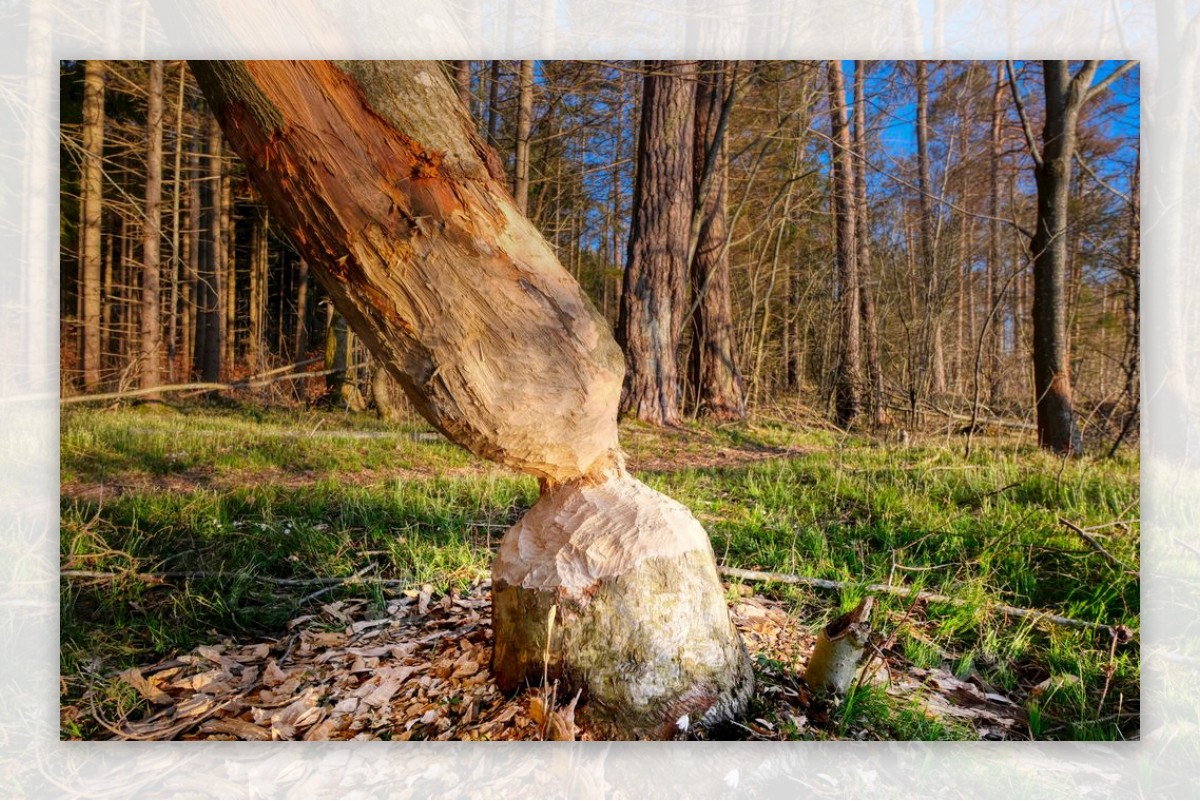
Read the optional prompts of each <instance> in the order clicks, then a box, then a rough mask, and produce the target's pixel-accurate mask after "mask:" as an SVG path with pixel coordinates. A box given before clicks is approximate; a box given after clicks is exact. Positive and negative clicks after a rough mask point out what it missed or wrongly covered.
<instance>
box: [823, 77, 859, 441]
mask: <svg viewBox="0 0 1200 801" xmlns="http://www.w3.org/2000/svg"><path fill="white" fill-rule="evenodd" d="M828 72H829V119H830V128H831V138H832V140H833V146H832V152H831V153H830V161H831V162H832V164H833V216H834V226H835V229H836V233H837V250H836V256H835V258H836V260H837V283H838V308H839V309H840V317H841V329H842V330H841V342H840V348H839V350H840V353H839V358H838V367H837V379H836V382H835V388H834V393H835V401H834V406H835V414H836V419H837V424H838V425H839V426H841V427H842V428H849V427H850V426H851V425H853V424H854V421H855V420H856V419H857V418H858V415H859V413H860V412H861V411H862V347H861V339H860V335H859V326H860V323H861V320H860V316H859V299H858V289H859V280H858V264H857V259H858V253H857V250H858V246H857V245H856V244H855V233H856V232H855V219H854V166H853V160H852V155H853V151H852V149H851V146H850V127H849V125H848V124H847V121H846V86H845V81H844V79H843V77H842V64H841V62H840V61H830V62H829V70H828Z"/></svg>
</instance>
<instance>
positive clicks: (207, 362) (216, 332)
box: [196, 119, 222, 381]
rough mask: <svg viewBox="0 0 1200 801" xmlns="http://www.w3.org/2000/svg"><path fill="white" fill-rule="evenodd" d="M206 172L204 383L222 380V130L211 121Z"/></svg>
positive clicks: (202, 198)
mask: <svg viewBox="0 0 1200 801" xmlns="http://www.w3.org/2000/svg"><path fill="white" fill-rule="evenodd" d="M207 126H208V135H207V137H206V140H207V150H206V152H205V158H206V159H207V163H206V165H205V166H206V170H205V174H204V176H203V178H202V179H201V180H200V182H199V184H200V189H199V192H198V204H199V207H200V220H199V230H198V231H197V232H196V235H197V237H198V238H199V252H198V254H197V255H198V261H197V273H196V366H197V368H198V369H199V370H200V377H201V379H202V380H204V381H220V380H221V352H222V347H221V344H222V341H221V334H222V330H221V329H222V316H221V290H220V287H221V283H220V279H221V277H222V276H221V272H220V265H221V264H222V261H221V235H220V224H219V217H220V208H219V206H220V196H221V190H220V184H221V129H220V128H218V127H217V125H216V123H215V122H214V121H213V120H212V119H209V120H208V121H207Z"/></svg>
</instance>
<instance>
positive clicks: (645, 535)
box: [193, 61, 752, 737]
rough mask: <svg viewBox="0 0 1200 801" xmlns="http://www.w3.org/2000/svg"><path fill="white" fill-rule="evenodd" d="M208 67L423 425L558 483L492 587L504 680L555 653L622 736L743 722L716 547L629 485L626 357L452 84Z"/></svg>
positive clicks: (358, 65)
mask: <svg viewBox="0 0 1200 801" xmlns="http://www.w3.org/2000/svg"><path fill="white" fill-rule="evenodd" d="M193 70H194V72H195V73H196V76H197V79H198V80H199V82H200V85H201V87H202V89H203V90H204V92H205V95H206V96H207V97H208V98H209V99H210V102H211V103H212V104H213V106H214V108H215V109H216V111H217V114H218V116H219V118H220V120H221V123H222V125H223V126H224V128H225V130H226V132H227V134H228V136H229V140H230V142H231V144H232V145H233V147H234V148H235V149H236V150H237V151H238V152H239V153H240V154H241V155H242V157H243V159H244V160H245V162H246V164H247V169H248V170H249V173H250V175H251V177H252V179H253V180H254V181H255V183H256V184H257V186H258V188H259V191H260V192H261V193H262V194H263V196H264V198H265V200H266V202H267V204H268V206H269V207H270V209H271V212H272V214H273V216H274V217H275V219H276V220H277V221H278V223H279V225H280V226H281V227H282V229H283V230H284V231H286V232H287V233H288V235H289V236H290V238H292V240H293V241H294V242H295V243H296V245H297V247H298V248H300V250H301V252H302V253H303V254H304V256H305V257H306V258H307V259H309V261H310V265H311V269H312V271H313V273H314V274H315V275H316V276H317V277H318V279H319V280H320V281H321V283H322V284H323V285H324V286H325V288H326V290H327V291H328V292H329V295H330V297H331V298H332V299H333V301H334V303H335V305H336V306H337V308H338V309H339V311H341V312H342V313H343V314H344V315H345V316H346V318H347V319H348V321H349V322H350V324H351V326H352V327H353V328H354V329H355V331H356V332H357V333H358V334H359V335H361V336H362V337H363V339H364V340H365V341H366V342H367V344H368V345H369V347H370V349H371V351H372V353H373V354H374V355H375V356H376V357H377V358H379V359H381V361H383V363H385V364H386V365H387V367H388V369H389V370H390V371H391V372H392V374H393V376H395V377H396V378H397V379H398V380H399V381H400V383H401V384H402V386H403V387H404V389H405V391H406V392H407V393H408V395H409V397H410V398H411V400H412V401H413V403H414V405H415V406H416V408H417V409H418V411H419V412H420V413H421V414H422V415H424V416H425V417H426V419H428V420H429V421H430V422H431V423H433V424H434V425H435V426H436V427H437V428H438V429H439V430H441V431H442V432H443V433H445V434H446V435H447V436H448V437H449V438H450V439H452V440H454V441H456V442H458V443H460V444H462V445H464V446H466V447H468V448H470V449H471V450H472V451H474V452H475V453H476V454H478V455H480V456H483V457H485V458H491V459H494V460H496V461H498V462H500V463H502V464H506V465H508V466H511V467H515V468H517V469H520V470H524V471H526V472H528V473H531V474H533V475H535V476H537V477H539V478H540V479H542V486H543V494H542V497H541V498H540V499H539V501H538V502H537V504H535V505H534V508H533V509H532V510H530V512H529V514H528V515H527V517H526V518H525V519H524V520H523V521H522V522H519V523H518V524H517V525H516V526H514V527H513V529H512V530H510V531H509V533H508V534H507V535H506V537H505V540H504V543H503V544H502V546H501V551H502V556H501V557H500V558H498V560H497V563H496V566H495V569H494V571H493V595H494V602H493V627H494V629H495V631H496V640H497V641H496V648H495V654H496V656H495V661H494V664H493V667H494V669H495V671H496V674H497V675H496V679H497V682H498V683H499V684H500V685H501V686H502V687H505V688H508V689H517V688H519V687H522V686H525V685H526V682H537V681H540V680H541V674H542V668H543V656H544V655H545V656H546V658H547V659H548V661H549V662H550V664H551V666H552V667H553V672H552V673H551V675H550V677H551V678H560V679H561V680H562V681H563V682H565V683H566V684H567V686H568V687H570V688H571V689H574V688H576V687H578V688H580V689H582V690H584V691H585V693H586V695H587V697H588V699H589V701H588V710H589V711H588V712H587V714H588V715H589V717H593V718H594V720H595V721H596V722H597V725H598V726H600V727H603V728H604V729H605V730H606V731H608V732H609V733H610V734H611V736H618V737H648V736H667V735H669V734H673V733H675V731H676V730H677V729H678V721H679V720H680V719H681V718H682V716H684V715H688V716H689V719H690V720H691V721H692V722H693V723H695V722H700V723H710V722H715V721H717V720H719V719H721V718H723V717H725V716H728V715H731V714H734V713H735V712H736V711H737V710H739V709H741V707H742V706H743V705H744V703H745V699H746V696H747V694H748V692H749V688H750V682H751V681H752V679H751V676H750V670H749V663H748V659H747V657H746V655H745V651H744V649H742V647H741V645H740V642H739V641H738V638H737V634H736V631H735V630H734V629H733V627H732V624H731V623H730V621H729V617H728V613H727V611H726V609H725V606H724V603H723V595H722V589H721V585H720V582H719V580H718V578H717V574H716V569H715V560H714V559H713V556H712V550H711V546H710V545H709V543H708V538H707V536H704V534H703V530H702V529H700V528H699V524H698V523H696V522H695V520H694V518H692V517H691V516H690V514H688V513H687V511H686V510H685V509H683V508H682V507H680V506H679V505H678V504H675V503H674V502H673V501H670V500H669V499H667V498H665V497H663V496H661V495H659V494H658V493H655V492H653V491H652V490H649V489H648V488H646V487H645V486H644V485H642V484H640V483H639V482H637V481H636V480H634V479H633V478H631V477H629V476H627V475H626V474H625V472H624V469H623V467H622V464H621V460H620V456H619V450H618V443H617V436H616V411H617V403H618V398H619V392H620V387H621V377H622V364H621V354H620V350H619V349H618V348H617V347H616V344H615V343H614V342H613V341H612V339H611V337H610V335H609V333H608V329H607V325H606V324H605V322H604V320H603V319H602V318H601V317H600V316H599V314H598V312H596V310H595V309H594V308H593V307H592V305H591V303H590V302H589V301H588V300H587V298H586V296H585V295H584V294H583V292H582V291H581V290H580V288H579V286H578V284H576V283H575V282H574V281H572V280H571V278H570V276H569V275H568V274H567V272H566V271H565V270H564V269H563V267H562V265H561V264H559V262H558V261H557V260H556V259H555V258H554V255H553V251H552V250H551V249H550V247H549V245H548V244H547V243H546V242H545V240H544V239H542V237H541V236H540V234H538V232H537V230H536V228H534V226H533V225H532V224H531V223H530V222H529V221H528V220H527V219H525V218H523V217H521V216H520V215H519V214H518V213H517V212H516V208H515V205H514V203H513V201H512V199H511V198H510V197H509V195H508V193H507V192H506V191H505V189H504V183H503V176H502V174H501V171H499V170H496V169H491V170H489V169H488V167H487V166H486V165H487V164H488V163H489V162H490V161H492V159H491V158H490V157H489V152H488V150H487V147H486V145H485V144H484V143H483V142H482V141H481V140H480V139H479V138H478V137H477V136H476V135H475V133H474V130H473V129H472V126H471V124H470V120H469V119H468V118H467V115H466V112H465V110H463V109H462V107H461V104H460V103H459V102H458V98H457V97H456V96H455V93H454V90H453V87H452V86H451V84H450V81H449V80H448V79H447V78H446V77H445V76H444V75H443V74H442V72H441V70H440V69H439V68H438V67H437V65H436V64H432V63H429V62H412V61H405V62H333V63H331V62H284V61H269V62H194V63H193ZM689 111H690V109H689ZM688 121H689V122H690V114H689V117H688ZM689 129H690V126H689ZM689 144H690V143H689ZM687 153H688V155H689V156H690V148H689V149H688V151H687ZM493 163H494V162H493ZM329 164H337V165H338V169H337V170H330V169H328V167H327V165H329ZM551 521H552V523H551ZM504 554H507V555H509V556H508V557H506V556H504ZM550 608H553V609H555V615H556V621H557V623H556V627H555V629H554V631H556V632H557V636H556V637H552V638H551V639H550V647H549V649H548V650H547V649H544V648H543V647H542V646H543V645H544V644H545V643H546V637H545V632H546V630H547V629H546V621H547V618H548V610H549V609H550ZM617 633H619V634H621V635H622V636H623V637H624V639H617V638H615V637H613V636H611V635H613V634H617ZM539 637H541V641H540V642H539V640H538V638H539ZM635 657H636V663H634V662H633V661H631V660H633V659H634V658H635ZM614 668H615V669H614Z"/></svg>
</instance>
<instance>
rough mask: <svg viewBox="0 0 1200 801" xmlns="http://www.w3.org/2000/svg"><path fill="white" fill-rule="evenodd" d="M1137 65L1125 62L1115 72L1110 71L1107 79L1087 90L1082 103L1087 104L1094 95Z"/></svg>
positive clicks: (1135, 62)
mask: <svg viewBox="0 0 1200 801" xmlns="http://www.w3.org/2000/svg"><path fill="white" fill-rule="evenodd" d="M1137 64H1138V62H1137V61H1126V62H1125V63H1124V64H1122V65H1121V66H1119V67H1117V68H1116V69H1115V70H1113V71H1112V74H1110V75H1109V76H1108V77H1107V78H1105V79H1104V80H1103V81H1101V82H1100V83H1098V84H1096V85H1095V86H1093V87H1092V88H1091V89H1088V90H1087V94H1085V95H1084V96H1083V102H1084V103H1086V102H1088V101H1089V100H1091V99H1092V98H1094V97H1095V96H1096V95H1098V94H1100V93H1101V92H1103V91H1104V90H1105V89H1107V88H1108V87H1110V86H1112V85H1113V83H1114V82H1115V81H1116V80H1117V79H1118V78H1120V77H1121V76H1122V75H1124V74H1125V73H1127V72H1129V71H1130V70H1131V69H1133V68H1134V67H1136V66H1137Z"/></svg>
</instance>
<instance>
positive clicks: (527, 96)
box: [513, 61, 533, 214]
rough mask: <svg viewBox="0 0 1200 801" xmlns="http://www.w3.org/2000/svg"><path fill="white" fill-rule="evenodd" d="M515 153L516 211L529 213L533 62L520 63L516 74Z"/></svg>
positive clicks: (514, 187)
mask: <svg viewBox="0 0 1200 801" xmlns="http://www.w3.org/2000/svg"><path fill="white" fill-rule="evenodd" d="M518 75H519V83H518V89H517V91H518V94H517V152H516V159H515V163H516V169H515V170H513V173H514V175H513V197H514V198H515V199H516V201H517V211H519V212H521V214H528V212H529V131H530V128H531V127H532V126H533V62H532V61H522V62H521V69H520V72H519V73H518Z"/></svg>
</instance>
